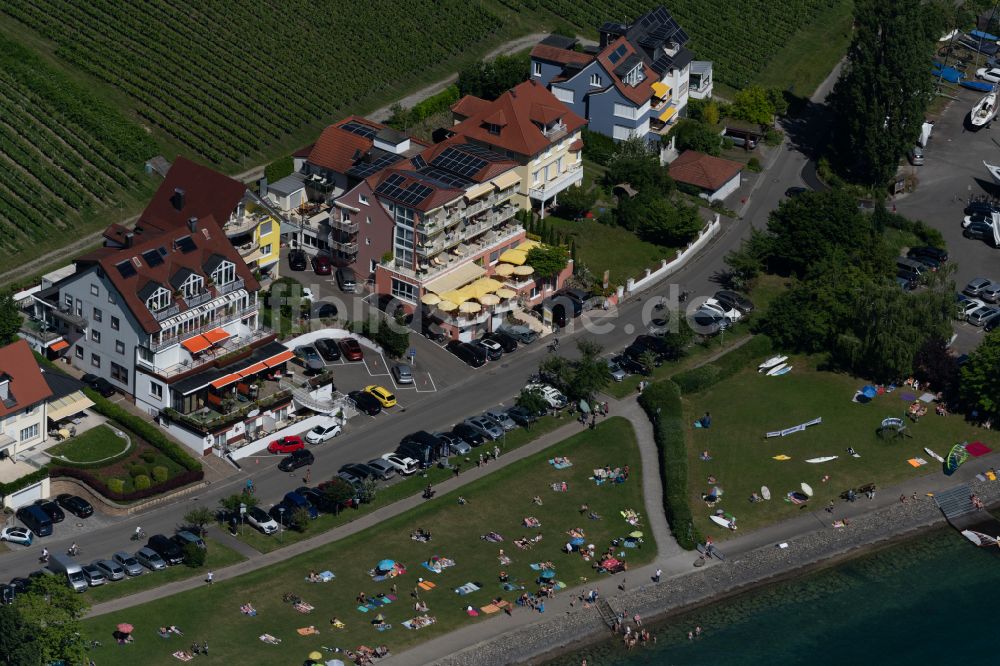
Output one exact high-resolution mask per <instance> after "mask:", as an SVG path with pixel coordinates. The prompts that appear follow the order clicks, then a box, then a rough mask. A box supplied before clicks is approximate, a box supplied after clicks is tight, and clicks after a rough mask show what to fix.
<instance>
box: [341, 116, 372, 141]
mask: <svg viewBox="0 0 1000 666" xmlns="http://www.w3.org/2000/svg"><path fill="white" fill-rule="evenodd" d="M340 129H342V130H346V131H348V132H350V133H352V134H357V135H358V136H363V137H365V138H366V139H371V138H372V137H374V136H375V134H376V133H377V132H378V130H377V129H375V128H374V127H369V126H368V125H362V124H361V123H359V122H355V121H353V120H352V121H351V122H349V123H344V124H343V125H341V126H340Z"/></svg>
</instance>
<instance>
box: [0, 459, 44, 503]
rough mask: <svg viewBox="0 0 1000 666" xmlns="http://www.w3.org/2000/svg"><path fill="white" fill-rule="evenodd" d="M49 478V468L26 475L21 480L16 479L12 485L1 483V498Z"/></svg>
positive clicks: (42, 468)
mask: <svg viewBox="0 0 1000 666" xmlns="http://www.w3.org/2000/svg"><path fill="white" fill-rule="evenodd" d="M48 476H49V468H48V466H45V467H41V468H39V469H36V470H35V471H34V472H32V473H30V474H25V475H24V476H22V477H21V478H19V479H14V480H13V481H11V482H10V483H0V497H7V496H8V495H12V494H14V493H16V492H17V491H18V490H21V489H22V488H27V487H28V486H30V485H31V484H33V483H38V482H39V481H41V480H42V479H45V478H47V477H48Z"/></svg>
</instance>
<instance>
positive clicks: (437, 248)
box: [382, 213, 524, 281]
mask: <svg viewBox="0 0 1000 666" xmlns="http://www.w3.org/2000/svg"><path fill="white" fill-rule="evenodd" d="M510 216H511V217H512V216H513V213H511V214H510ZM482 228H485V229H489V231H488V232H487V233H485V234H483V235H481V236H479V237H478V238H474V239H472V240H471V242H466V241H467V240H469V239H468V238H467V237H464V236H463V235H462V234H455V235H454V236H449V235H445V236H444V237H443V238H441V239H438V240H435V241H432V242H431V243H430V244H425V245H423V246H421V245H419V244H418V245H417V248H416V250H417V254H418V256H420V257H427V259H426V260H425V261H421V262H420V264H419V266H420V268H419V269H418V270H416V271H415V270H413V269H411V268H408V267H403V266H398V265H396V264H395V260H389V261H388V262H384V263H383V264H382V265H383V266H386V267H387V268H389V269H390V270H392V271H393V272H395V273H399V274H400V275H402V276H405V277H409V278H411V279H415V280H424V281H426V280H431V279H433V278H435V277H437V276H438V275H440V274H442V273H446V272H448V271H450V270H452V269H453V268H455V267H456V266H457V265H458V264H462V263H465V262H467V261H469V260H470V259H469V258H468V257H469V255H470V254H484V253H487V252H489V251H490V250H492V249H494V248H495V247H497V246H499V245H503V244H504V243H506V242H507V241H509V240H511V239H513V238H516V237H518V236H520V235H523V234H524V228H523V227H521V225H513V226H505V227H502V228H500V229H493V228H492V226H491V225H484V226H483V227H482ZM446 249H451V250H452V252H444V250H446Z"/></svg>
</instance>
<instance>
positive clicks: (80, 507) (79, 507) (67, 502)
mask: <svg viewBox="0 0 1000 666" xmlns="http://www.w3.org/2000/svg"><path fill="white" fill-rule="evenodd" d="M56 503H57V504H58V505H59V506H61V507H62V508H64V509H66V510H67V511H69V512H70V513H72V514H73V515H74V516H76V517H77V518H89V517H90V516H92V515H94V507H93V506H91V504H90V502H88V501H87V500H85V499H83V498H82V497H78V496H76V495H70V494H69V493H63V494H62V495H59V496H58V497H56Z"/></svg>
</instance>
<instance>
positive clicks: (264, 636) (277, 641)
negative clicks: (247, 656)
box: [260, 634, 281, 645]
mask: <svg viewBox="0 0 1000 666" xmlns="http://www.w3.org/2000/svg"><path fill="white" fill-rule="evenodd" d="M260 640H262V641H263V642H265V643H268V644H269V645H279V644H280V643H281V639H280V638H275V637H274V636H272V635H271V634H261V635H260Z"/></svg>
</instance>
